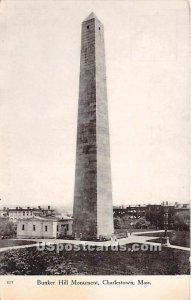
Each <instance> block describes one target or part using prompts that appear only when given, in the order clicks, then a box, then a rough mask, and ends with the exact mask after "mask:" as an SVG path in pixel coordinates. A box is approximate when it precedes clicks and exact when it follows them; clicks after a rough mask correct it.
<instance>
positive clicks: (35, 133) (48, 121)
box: [0, 0, 190, 207]
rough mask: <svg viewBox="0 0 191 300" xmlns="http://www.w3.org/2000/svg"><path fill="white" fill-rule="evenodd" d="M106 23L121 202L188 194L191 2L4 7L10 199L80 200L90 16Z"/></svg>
mask: <svg viewBox="0 0 191 300" xmlns="http://www.w3.org/2000/svg"><path fill="white" fill-rule="evenodd" d="M92 11H94V13H95V14H96V15H97V17H98V18H99V19H100V20H101V21H102V23H103V24H104V29H105V30H104V31H105V49H106V69H107V91H108V109H109V124H110V143H111V169H112V191H113V204H114V205H121V204H124V205H134V204H138V203H139V204H144V203H145V204H147V203H161V202H162V201H169V202H174V201H178V202H180V203H185V202H188V201H189V179H190V178H189V166H190V157H189V134H190V132H189V125H190V124H189V119H190V115H189V109H190V107H189V64H188V62H189V8H188V5H187V2H186V1H173V0H172V1H168V0H167V1H157V0H156V1H149V0H147V1H145V0H140V1H138V0H136V1H107V0H106V1H87V0H86V1H62V0H54V1H53V0H49V1H47V0H46V1H44V0H42V1H41V0H38V1H36V0H27V1H23V0H14V1H13V0H6V1H1V4H0V149H1V156H0V198H1V201H0V202H1V206H9V205H15V206H18V205H21V206H22V205H23V206H25V205H31V206H37V205H62V206H70V207H71V206H72V205H73V196H74V172H75V149H76V131H77V108H78V90H79V66H80V39H81V36H80V35H81V22H82V21H83V20H84V19H85V18H86V17H87V16H88V15H89V14H90V13H91V12H92Z"/></svg>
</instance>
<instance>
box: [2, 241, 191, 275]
mask: <svg viewBox="0 0 191 300" xmlns="http://www.w3.org/2000/svg"><path fill="white" fill-rule="evenodd" d="M5 274H15V275H72V274H73V275H175V274H189V252H188V251H182V250H177V249H170V248H164V249H162V251H155V252H154V251H142V250H139V251H135V252H128V251H127V250H126V251H111V249H109V250H108V251H91V252H90V251H82V250H80V251H78V252H76V251H74V250H72V251H62V252H60V253H56V251H55V250H54V251H49V250H47V249H45V250H43V251H37V249H36V247H33V248H26V249H19V250H12V251H8V252H4V253H0V275H5Z"/></svg>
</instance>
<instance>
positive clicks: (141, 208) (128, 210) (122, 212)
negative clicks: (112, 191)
mask: <svg viewBox="0 0 191 300" xmlns="http://www.w3.org/2000/svg"><path fill="white" fill-rule="evenodd" d="M146 209H147V206H146V205H129V206H115V207H114V208H113V216H114V217H115V218H116V217H120V218H121V217H123V216H128V218H129V219H139V218H141V217H145V215H146Z"/></svg>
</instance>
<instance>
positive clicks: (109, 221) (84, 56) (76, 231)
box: [73, 13, 114, 238]
mask: <svg viewBox="0 0 191 300" xmlns="http://www.w3.org/2000/svg"><path fill="white" fill-rule="evenodd" d="M73 218H74V221H73V235H75V236H76V237H89V238H91V237H92V238H96V237H97V238H98V237H100V236H104V237H109V236H111V235H112V234H113V231H114V228H113V206H112V188H111V168H110V144H109V124H108V107H107V90H106V70H105V49H104V28H103V25H102V23H101V22H100V21H99V20H98V18H97V17H96V16H95V14H94V13H91V14H90V15H89V16H88V17H87V18H86V19H85V20H84V21H83V23H82V35H81V60H80V83H79V104H78V127H77V146H76V171H75V191H74V209H73Z"/></svg>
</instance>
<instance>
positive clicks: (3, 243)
mask: <svg viewBox="0 0 191 300" xmlns="http://www.w3.org/2000/svg"><path fill="white" fill-rule="evenodd" d="M34 243H35V242H32V241H31V242H28V241H19V240H11V239H4V240H2V239H0V248H5V247H11V246H22V245H30V244H34Z"/></svg>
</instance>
